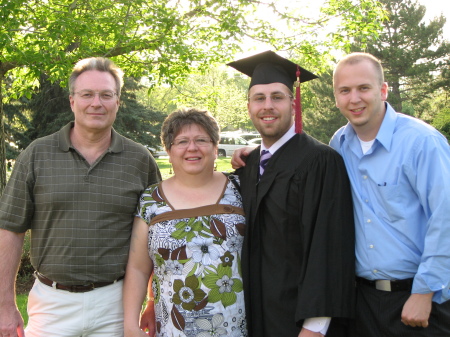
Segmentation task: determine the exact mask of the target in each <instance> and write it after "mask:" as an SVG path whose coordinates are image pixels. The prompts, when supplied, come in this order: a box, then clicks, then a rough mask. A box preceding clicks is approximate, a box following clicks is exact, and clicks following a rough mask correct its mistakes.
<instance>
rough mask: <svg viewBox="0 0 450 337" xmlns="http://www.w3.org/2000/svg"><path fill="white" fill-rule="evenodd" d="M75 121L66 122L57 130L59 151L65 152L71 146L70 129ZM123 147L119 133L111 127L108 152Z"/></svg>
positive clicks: (116, 151)
mask: <svg viewBox="0 0 450 337" xmlns="http://www.w3.org/2000/svg"><path fill="white" fill-rule="evenodd" d="M74 125H75V122H70V123H68V124H66V125H65V126H64V127H63V128H62V129H61V130H60V132H59V148H60V150H61V151H64V152H67V151H69V149H70V148H73V145H72V142H71V141H70V130H71V129H72V128H73V127H74ZM123 149H124V144H123V140H122V139H121V137H120V135H119V134H118V133H117V132H116V131H115V130H114V128H112V129H111V144H110V146H109V148H108V152H112V153H119V152H122V151H123Z"/></svg>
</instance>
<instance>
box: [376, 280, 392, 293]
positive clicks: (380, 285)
mask: <svg viewBox="0 0 450 337" xmlns="http://www.w3.org/2000/svg"><path fill="white" fill-rule="evenodd" d="M375 288H376V289H377V290H382V291H392V288H391V281H390V280H377V281H375Z"/></svg>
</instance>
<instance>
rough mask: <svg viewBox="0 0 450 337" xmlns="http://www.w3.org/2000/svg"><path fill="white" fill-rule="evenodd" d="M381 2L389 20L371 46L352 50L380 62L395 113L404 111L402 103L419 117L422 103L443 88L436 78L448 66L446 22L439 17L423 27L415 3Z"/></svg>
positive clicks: (411, 0) (449, 46)
mask: <svg viewBox="0 0 450 337" xmlns="http://www.w3.org/2000/svg"><path fill="white" fill-rule="evenodd" d="M380 1H381V2H382V3H383V4H384V5H385V6H386V10H387V12H388V17H389V20H385V21H384V24H383V26H384V28H383V31H382V33H381V34H380V35H379V37H378V38H372V37H370V38H369V39H368V41H369V42H370V43H368V44H367V45H360V44H359V45H357V46H355V47H354V50H364V51H367V52H369V53H371V54H373V55H375V56H376V57H377V58H379V59H380V60H381V61H382V63H383V66H384V69H385V78H386V81H387V82H388V83H389V85H390V87H391V90H390V96H389V102H390V103H391V104H392V105H393V106H394V108H395V109H396V110H397V111H403V102H409V103H411V104H412V106H414V110H415V111H414V115H415V116H416V117H419V116H421V114H422V113H424V111H425V110H426V108H427V106H421V103H422V102H423V101H424V100H425V99H426V98H429V97H432V96H433V94H434V92H436V90H438V89H439V88H441V87H442V86H443V83H442V81H439V80H438V76H436V75H439V73H441V72H442V71H444V70H445V69H448V67H449V65H450V61H449V58H448V55H449V53H450V44H449V43H448V42H447V41H445V40H443V36H442V28H443V26H444V24H445V21H446V19H445V17H444V16H443V15H441V16H440V17H436V18H435V19H434V20H432V21H431V22H430V23H428V24H426V23H425V22H423V18H424V15H425V11H426V9H425V6H423V5H419V3H418V2H417V0H380ZM447 83H448V82H447Z"/></svg>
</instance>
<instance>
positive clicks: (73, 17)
mask: <svg viewBox="0 0 450 337" xmlns="http://www.w3.org/2000/svg"><path fill="white" fill-rule="evenodd" d="M330 3H331V4H332V5H330V6H329V9H328V11H326V12H325V11H323V12H322V14H321V15H320V19H319V21H318V20H317V18H316V15H313V16H312V17H308V12H305V11H301V12H300V15H299V11H300V9H303V8H300V7H299V8H297V9H295V8H294V9H293V8H292V6H285V7H284V8H283V7H282V6H279V5H278V2H277V1H269V2H267V3H262V2H254V1H253V0H231V1H230V0H216V1H208V0H196V1H182V2H179V1H169V0H155V1H146V0H118V1H105V0H90V1H86V0H47V1H44V2H43V1H39V0H29V1H24V0H8V1H3V2H2V5H1V6H0V20H1V22H2V25H1V27H0V121H1V122H2V123H0V190H2V188H3V186H4V184H5V167H4V165H3V164H4V159H5V155H6V154H5V152H4V149H5V134H4V130H3V129H2V125H3V121H4V115H3V108H2V104H3V103H7V102H10V101H13V100H17V99H19V98H22V97H26V98H28V99H30V98H31V97H32V95H33V94H34V92H35V88H36V87H38V86H39V84H40V81H41V79H42V77H46V80H48V81H49V82H50V83H60V84H61V86H62V87H64V86H66V83H67V82H66V81H67V78H68V75H69V73H70V71H71V68H72V66H73V64H74V63H75V62H76V61H78V60H79V59H82V58H85V57H90V56H106V57H110V58H112V59H113V60H114V61H115V62H116V63H117V64H118V65H119V66H121V67H122V68H123V69H124V70H125V73H126V74H127V76H135V77H141V76H144V77H146V78H147V79H148V81H149V83H150V84H151V85H152V86H155V85H156V84H159V83H168V84H171V85H173V84H177V83H180V82H181V81H182V80H183V79H184V78H185V77H186V75H187V74H188V73H189V72H190V71H191V70H192V68H196V69H200V70H204V69H205V68H206V67H207V66H208V65H209V64H211V63H212V62H215V61H217V62H222V63H224V62H225V61H227V60H231V59H232V58H233V56H234V55H235V54H236V52H238V51H240V50H241V46H242V45H243V43H246V42H247V41H248V39H253V40H257V41H261V42H264V43H267V44H268V45H269V46H272V47H273V49H275V50H282V49H285V50H289V49H291V50H295V51H296V52H297V53H301V52H304V54H305V55H309V57H310V59H311V60H314V59H316V63H317V64H320V60H319V59H318V58H317V55H319V53H318V52H317V50H318V49H320V50H326V49H327V48H328V49H329V47H330V44H324V43H321V42H320V41H317V42H316V41H315V39H316V38H318V37H319V34H318V32H319V31H320V29H321V27H324V26H326V25H327V23H328V22H330V20H332V19H333V18H335V15H336V14H342V15H343V20H341V21H340V22H341V23H342V27H343V29H342V30H340V31H339V34H340V40H339V41H340V43H345V41H348V40H349V39H348V38H347V37H352V34H351V31H350V30H353V29H354V28H355V27H356V28H358V30H360V31H362V32H364V34H366V33H367V31H370V33H372V27H374V26H376V22H378V16H376V15H372V14H371V13H376V12H377V8H376V5H377V3H376V2H375V1H374V0H358V1H357V3H359V4H361V6H358V5H357V4H355V5H354V6H349V5H347V6H344V4H348V3H350V2H349V0H333V1H330ZM340 4H343V6H342V8H345V10H344V11H342V12H340V11H339V10H340V8H341V6H340ZM363 4H364V5H363ZM263 7H265V8H266V9H267V10H269V11H270V13H271V20H269V21H268V20H267V19H266V16H263V15H261V11H260V9H261V8H263ZM267 10H266V13H267ZM358 13H361V15H359V14H358ZM369 14H371V15H370V16H369V17H370V18H373V19H374V20H377V21H376V22H375V24H374V23H372V22H367V21H365V20H361V21H355V19H357V18H359V17H363V15H369ZM277 18H282V20H283V22H285V23H286V25H287V26H288V27H289V29H287V30H282V31H277V28H276V25H275V24H274V23H275V22H276V21H277V20H276V19H277ZM349 20H352V21H355V22H357V23H356V26H354V25H355V24H354V23H352V25H349V24H348V23H349V22H347V23H346V21H349ZM346 30H347V31H346ZM283 32H285V33H284V34H283ZM304 36H309V37H310V38H308V39H307V40H306V39H304ZM246 39H247V40H246ZM321 39H322V40H323V39H324V36H322V37H321ZM321 39H319V38H318V39H317V40H321ZM299 41H300V42H299ZM333 41H337V40H333ZM58 106H60V108H61V109H62V107H63V106H62V105H61V104H58ZM65 118H68V114H64V113H61V115H59V116H58V120H57V121H52V120H49V122H50V123H51V125H49V128H53V127H54V125H52V124H62V123H63V120H64V119H65ZM45 128H46V129H47V127H45ZM41 132H43V130H38V129H32V130H30V133H31V134H30V135H29V136H30V137H34V135H35V134H40V133H41ZM30 139H31V138H30Z"/></svg>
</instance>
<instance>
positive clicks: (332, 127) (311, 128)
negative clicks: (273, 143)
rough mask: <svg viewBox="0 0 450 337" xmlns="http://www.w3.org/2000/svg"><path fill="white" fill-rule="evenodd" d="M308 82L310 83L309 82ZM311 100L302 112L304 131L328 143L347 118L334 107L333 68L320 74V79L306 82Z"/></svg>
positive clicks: (345, 122)
mask: <svg viewBox="0 0 450 337" xmlns="http://www.w3.org/2000/svg"><path fill="white" fill-rule="evenodd" d="M309 83H310V84H309ZM308 84H309V86H310V90H309V91H310V92H311V95H310V96H311V100H310V104H309V106H308V107H305V109H304V113H303V123H304V129H305V131H306V132H307V133H308V134H310V135H311V136H313V137H314V138H316V139H318V140H320V141H321V142H323V143H325V144H328V143H329V141H330V139H331V137H332V136H333V134H334V133H335V132H336V131H337V130H338V129H339V128H340V127H341V126H343V125H345V124H347V120H346V119H345V117H344V116H342V114H341V113H340V111H339V109H338V108H337V107H336V104H335V100H334V93H333V70H332V69H328V71H326V72H325V73H323V74H321V75H320V79H318V80H314V81H311V82H308Z"/></svg>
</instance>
